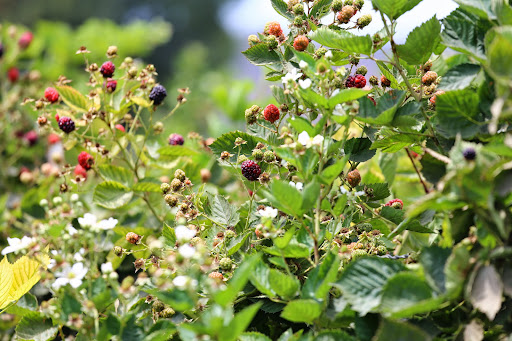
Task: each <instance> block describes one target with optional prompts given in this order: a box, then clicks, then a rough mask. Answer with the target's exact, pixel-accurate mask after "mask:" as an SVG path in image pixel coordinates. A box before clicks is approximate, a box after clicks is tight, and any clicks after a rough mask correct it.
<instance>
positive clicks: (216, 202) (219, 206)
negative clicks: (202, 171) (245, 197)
mask: <svg viewBox="0 0 512 341" xmlns="http://www.w3.org/2000/svg"><path fill="white" fill-rule="evenodd" d="M207 214H208V215H209V216H210V217H211V218H212V219H213V220H214V221H215V222H216V223H218V224H221V225H222V226H224V227H230V226H236V224H238V222H239V221H240V213H238V208H237V207H236V206H235V205H232V204H230V202H229V201H228V200H227V199H226V198H224V197H223V196H221V195H212V194H210V193H208V206H207Z"/></svg>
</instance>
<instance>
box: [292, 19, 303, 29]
mask: <svg viewBox="0 0 512 341" xmlns="http://www.w3.org/2000/svg"><path fill="white" fill-rule="evenodd" d="M302 25H304V20H303V19H302V18H301V17H295V19H293V26H296V27H301V26H302Z"/></svg>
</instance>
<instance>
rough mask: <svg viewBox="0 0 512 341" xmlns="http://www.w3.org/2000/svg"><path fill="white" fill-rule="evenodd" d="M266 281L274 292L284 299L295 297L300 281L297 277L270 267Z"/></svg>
mask: <svg viewBox="0 0 512 341" xmlns="http://www.w3.org/2000/svg"><path fill="white" fill-rule="evenodd" d="M268 282H269V284H270V286H271V288H272V289H274V291H275V292H276V294H278V295H279V296H281V297H282V298H283V299H285V300H287V299H292V298H293V297H295V295H296V294H297V292H298V291H299V288H300V282H299V280H298V279H297V278H295V277H294V276H290V275H287V274H285V273H282V272H281V271H279V270H276V269H270V273H269V278H268Z"/></svg>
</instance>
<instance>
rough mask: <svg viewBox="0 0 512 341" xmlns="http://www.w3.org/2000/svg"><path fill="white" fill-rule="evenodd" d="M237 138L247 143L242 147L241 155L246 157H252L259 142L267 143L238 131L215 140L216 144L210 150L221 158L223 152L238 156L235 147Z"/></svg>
mask: <svg viewBox="0 0 512 341" xmlns="http://www.w3.org/2000/svg"><path fill="white" fill-rule="evenodd" d="M237 137H240V138H242V139H243V140H244V141H247V143H246V144H243V145H241V146H240V154H244V155H246V156H251V155H252V150H253V149H254V148H256V145H257V144H258V142H262V143H266V141H265V140H263V139H262V138H259V137H256V136H253V135H249V134H247V133H243V132H241V131H238V130H237V131H233V132H229V133H226V134H223V135H221V136H220V137H219V138H217V139H216V140H215V142H213V143H212V144H211V145H210V149H211V150H212V151H213V153H214V154H215V155H217V156H220V154H221V153H222V152H223V151H227V152H229V153H231V154H237V152H238V147H235V140H236V139H237Z"/></svg>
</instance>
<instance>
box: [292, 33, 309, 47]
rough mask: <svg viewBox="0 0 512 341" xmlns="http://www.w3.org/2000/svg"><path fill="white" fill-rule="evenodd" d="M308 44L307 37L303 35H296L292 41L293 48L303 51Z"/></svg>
mask: <svg viewBox="0 0 512 341" xmlns="http://www.w3.org/2000/svg"><path fill="white" fill-rule="evenodd" d="M308 45H309V39H308V37H306V36H304V35H300V36H297V37H296V38H295V39H294V41H293V48H294V49H295V50H297V51H304V50H305V49H307V47H308Z"/></svg>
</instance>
